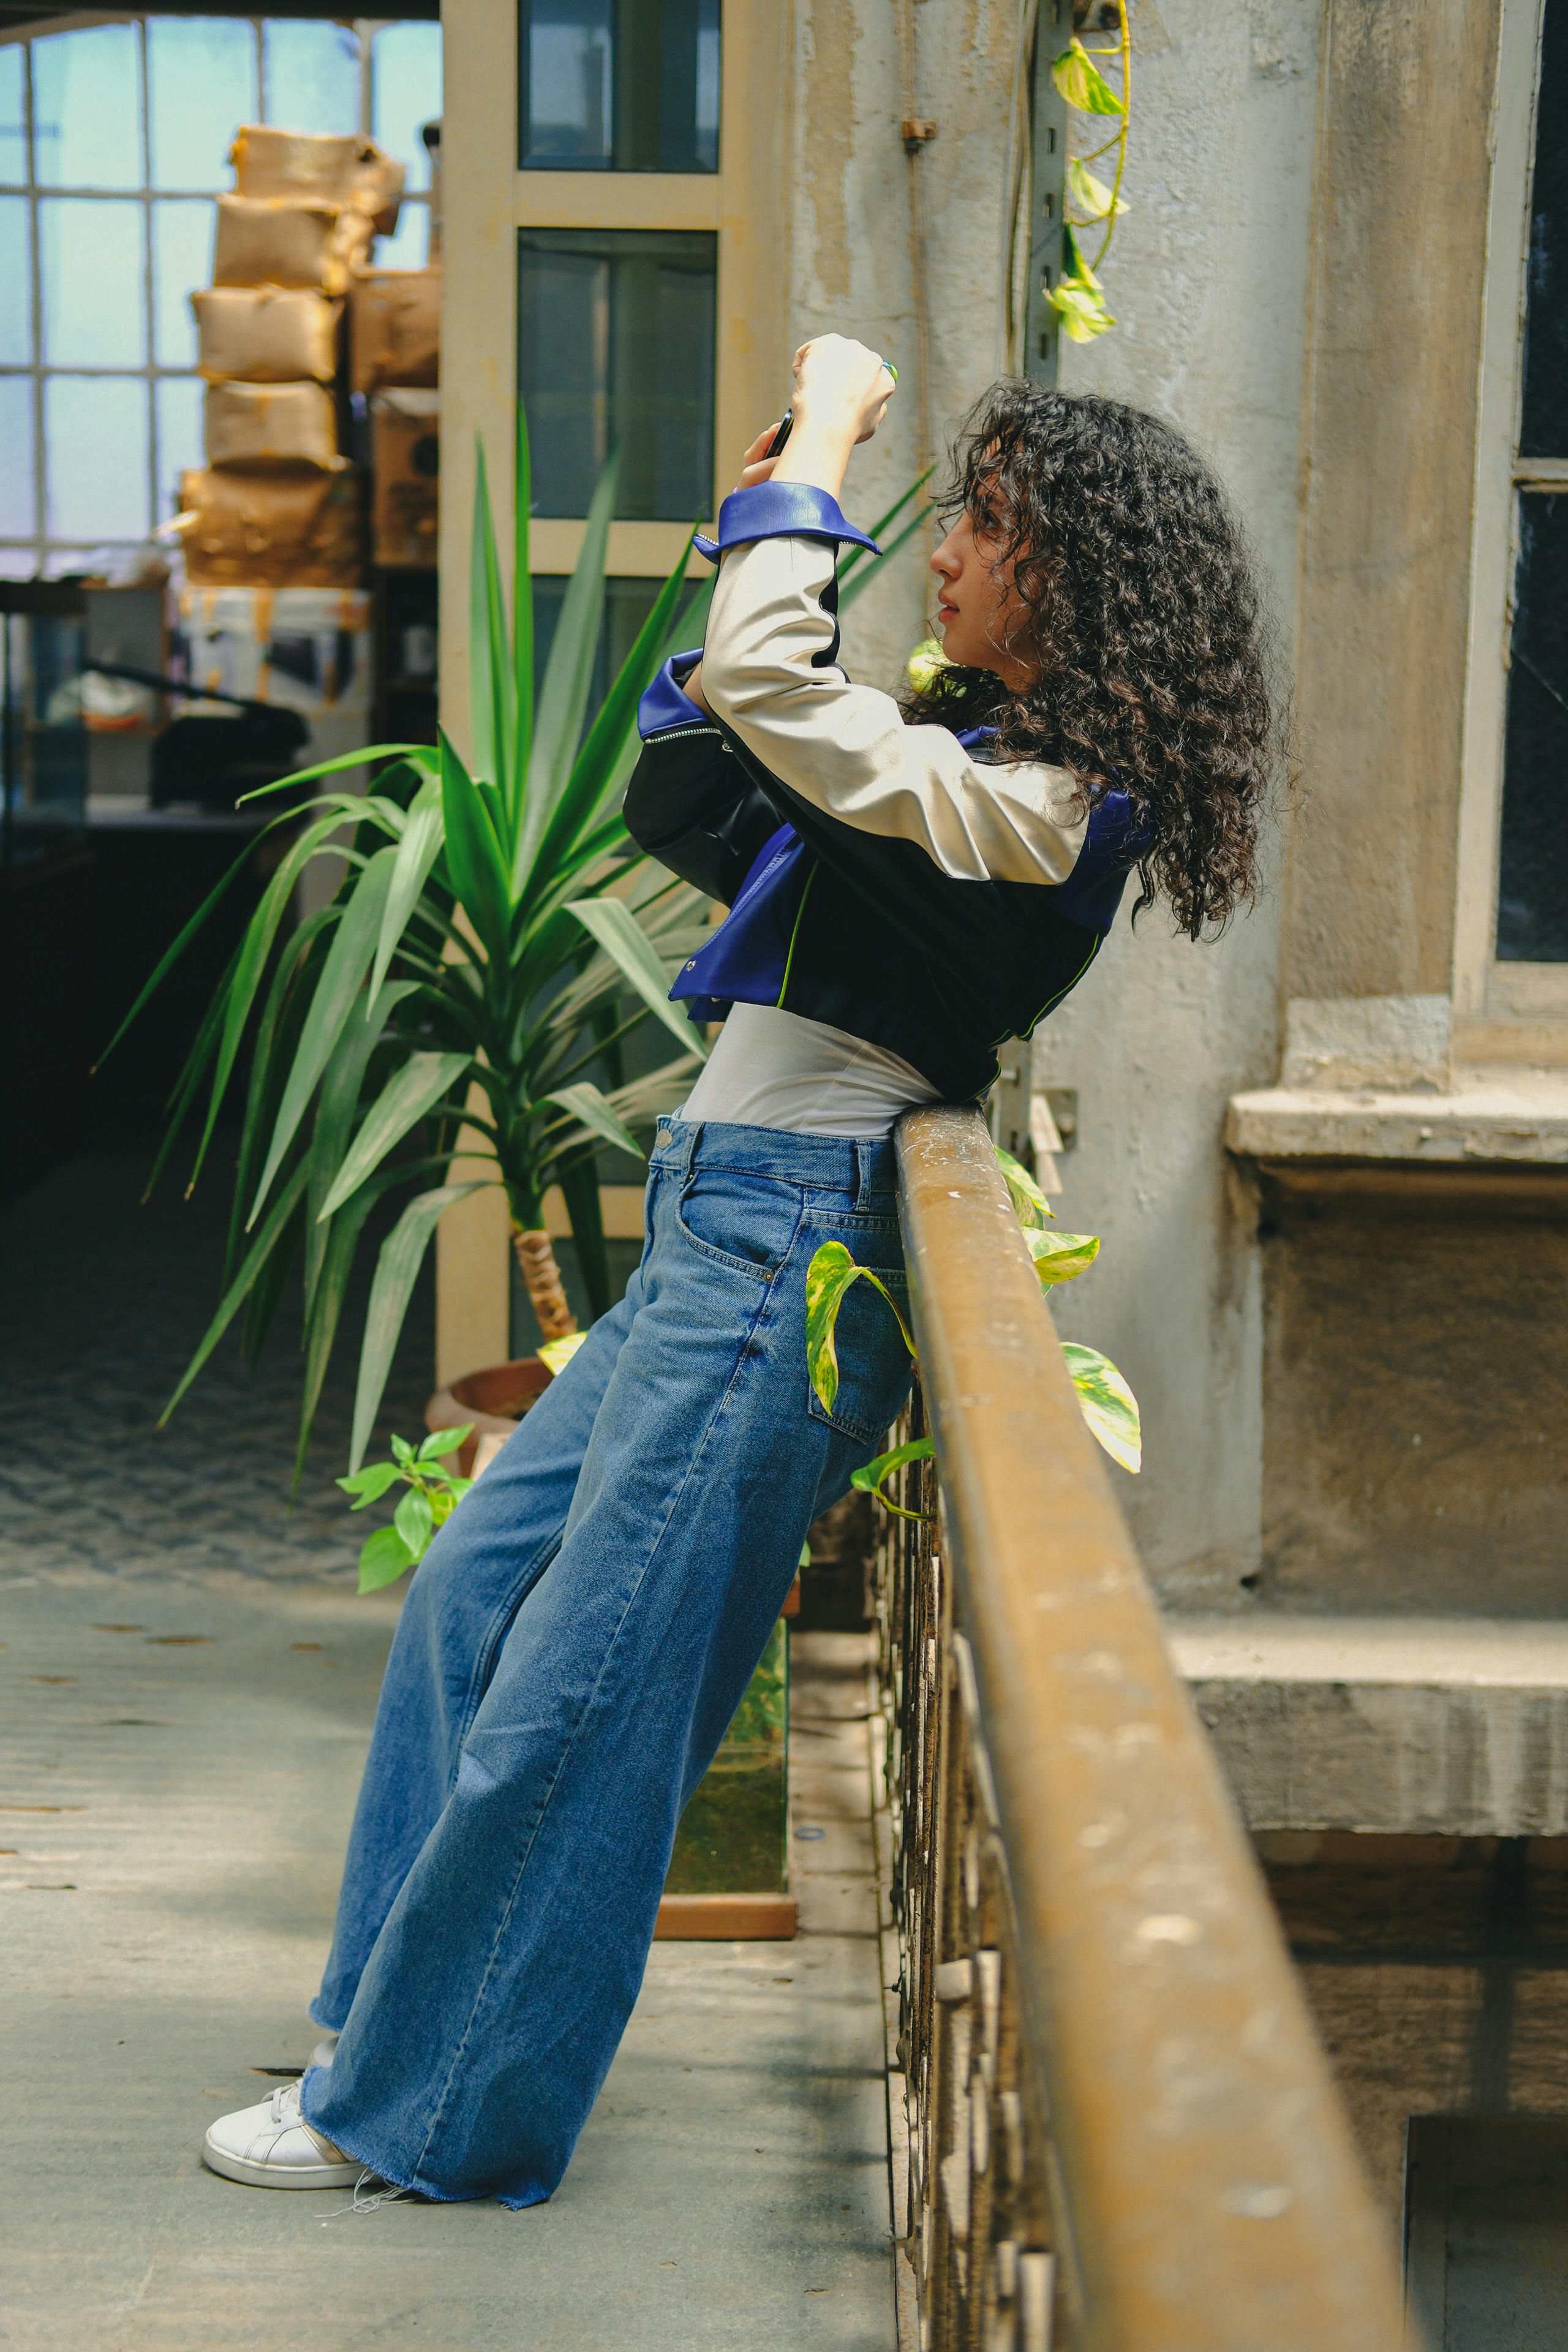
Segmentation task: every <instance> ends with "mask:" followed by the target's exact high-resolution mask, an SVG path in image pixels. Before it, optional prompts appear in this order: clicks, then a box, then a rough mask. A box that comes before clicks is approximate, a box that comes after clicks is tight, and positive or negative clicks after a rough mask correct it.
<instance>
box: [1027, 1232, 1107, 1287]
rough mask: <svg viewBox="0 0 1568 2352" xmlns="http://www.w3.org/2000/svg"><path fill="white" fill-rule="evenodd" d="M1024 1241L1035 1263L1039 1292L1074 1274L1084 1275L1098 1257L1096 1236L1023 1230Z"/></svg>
mask: <svg viewBox="0 0 1568 2352" xmlns="http://www.w3.org/2000/svg"><path fill="white" fill-rule="evenodd" d="M1024 1239H1025V1241H1026V1243H1027V1244H1028V1248H1029V1255H1030V1256H1031V1257H1032V1258H1033V1259H1034V1261H1035V1272H1036V1274H1037V1276H1038V1278H1039V1285H1040V1288H1041V1289H1042V1290H1050V1289H1052V1288H1054V1287H1055V1286H1056V1285H1057V1284H1058V1282H1071V1281H1072V1279H1073V1277H1074V1276H1075V1275H1079V1274H1084V1273H1087V1272H1088V1270H1089V1267H1090V1266H1091V1265H1093V1264H1094V1261H1095V1259H1096V1258H1097V1257H1098V1256H1099V1255H1100V1235H1099V1234H1043V1233H1041V1232H1039V1231H1038V1229H1037V1228H1034V1227H1026V1229H1025V1233H1024Z"/></svg>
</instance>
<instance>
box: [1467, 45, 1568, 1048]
mask: <svg viewBox="0 0 1568 2352" xmlns="http://www.w3.org/2000/svg"><path fill="white" fill-rule="evenodd" d="M1544 15H1545V11H1544V5H1543V0H1502V19H1501V32H1500V39H1499V43H1498V62H1497V74H1496V85H1495V92H1494V97H1493V104H1492V121H1491V150H1492V175H1491V192H1490V198H1489V218H1488V226H1487V266H1486V277H1485V284H1484V293H1483V302H1484V308H1483V312H1482V327H1481V355H1480V367H1479V387H1478V392H1479V399H1478V409H1477V424H1476V470H1475V487H1474V497H1473V517H1474V520H1473V526H1472V538H1471V550H1470V577H1469V644H1468V656H1467V661H1466V677H1465V711H1464V740H1463V752H1462V773H1461V787H1460V806H1459V829H1458V890H1457V898H1456V907H1455V929H1454V964H1453V992H1454V993H1453V1005H1454V1046H1455V1052H1456V1055H1457V1057H1458V1059H1459V1060H1461V1061H1490V1060H1494V1059H1495V1060H1517V1059H1520V1058H1521V1057H1524V1058H1528V1059H1530V1060H1531V1061H1540V1062H1568V964H1532V963H1522V962H1506V963H1505V962H1503V961H1500V959H1499V957H1498V954H1497V912H1498V903H1497V902H1498V887H1499V866H1500V850H1501V838H1502V793H1503V749H1504V730H1505V726H1506V718H1507V700H1508V677H1509V667H1510V653H1511V645H1512V636H1513V583H1514V574H1515V569H1516V566H1517V562H1518V556H1519V504H1520V494H1521V491H1523V490H1528V489H1539V488H1548V487H1556V485H1557V483H1558V481H1559V479H1560V478H1561V476H1562V473H1563V471H1568V467H1564V466H1563V463H1562V461H1559V460H1556V459H1550V458H1539V457H1521V454H1520V446H1519V444H1520V423H1521V405H1522V400H1523V346H1524V329H1525V315H1526V308H1527V284H1526V276H1527V269H1528V262H1529V249H1530V225H1531V182H1532V178H1533V173H1534V155H1535V111H1536V101H1537V98H1538V94H1539V90H1540V83H1541V43H1542V28H1543V24H1544Z"/></svg>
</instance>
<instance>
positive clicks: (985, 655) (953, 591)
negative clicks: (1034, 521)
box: [931, 508, 1040, 694]
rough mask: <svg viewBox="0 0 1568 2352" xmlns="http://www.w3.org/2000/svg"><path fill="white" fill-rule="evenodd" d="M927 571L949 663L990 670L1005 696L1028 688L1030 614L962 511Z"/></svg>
mask: <svg viewBox="0 0 1568 2352" xmlns="http://www.w3.org/2000/svg"><path fill="white" fill-rule="evenodd" d="M931 570H932V571H933V572H935V573H936V576H937V582H938V599H939V601H938V604H937V608H936V623H937V626H938V628H939V629H940V630H941V631H942V651H943V653H944V654H946V656H947V657H948V660H949V661H951V662H958V663H959V664H960V665H961V666H962V667H963V668H965V669H992V670H994V671H995V672H996V675H997V676H998V677H1000V679H1001V680H1002V683H1003V684H1004V686H1005V687H1006V688H1007V689H1008V691H1009V692H1010V693H1013V694H1017V693H1021V692H1022V690H1023V688H1025V687H1026V686H1030V685H1032V684H1033V682H1034V680H1035V678H1036V677H1037V674H1038V671H1039V667H1040V666H1039V662H1038V660H1037V657H1036V656H1034V655H1033V654H1032V653H1031V652H1030V651H1029V648H1028V643H1027V638H1026V628H1027V625H1028V620H1029V614H1028V610H1027V608H1026V605H1025V604H1024V602H1023V600H1022V598H1021V597H1020V596H1019V595H1018V593H1017V591H1016V587H1015V585H1014V580H1013V563H1012V561H1011V559H1007V558H1004V557H1003V555H1002V553H1001V545H1000V542H999V541H997V540H995V539H993V538H990V537H989V536H987V535H986V534H985V533H984V531H982V530H976V528H975V524H974V518H973V515H972V514H971V513H970V512H969V510H968V509H967V508H965V509H964V510H963V513H962V514H961V515H960V516H959V518H958V520H957V521H956V522H955V523H954V524H953V526H952V530H950V531H949V532H948V534H947V537H946V538H945V539H944V540H943V541H942V545H941V546H940V547H939V548H938V549H937V551H936V553H935V554H934V555H933V556H932V557H931Z"/></svg>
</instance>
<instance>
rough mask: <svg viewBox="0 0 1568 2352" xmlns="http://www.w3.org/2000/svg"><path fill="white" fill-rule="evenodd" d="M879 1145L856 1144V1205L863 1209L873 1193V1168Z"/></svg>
mask: <svg viewBox="0 0 1568 2352" xmlns="http://www.w3.org/2000/svg"><path fill="white" fill-rule="evenodd" d="M879 1148H880V1147H879V1145H877V1144H875V1143H857V1144H856V1146H855V1206H856V1207H857V1208H858V1209H863V1208H865V1207H866V1206H867V1204H868V1201H869V1199H870V1194H871V1189H872V1187H871V1168H872V1162H873V1160H875V1158H876V1155H877V1152H878V1150H879Z"/></svg>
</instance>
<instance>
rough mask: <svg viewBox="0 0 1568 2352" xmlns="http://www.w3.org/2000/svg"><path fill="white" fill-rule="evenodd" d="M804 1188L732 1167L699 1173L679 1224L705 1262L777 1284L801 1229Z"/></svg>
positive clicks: (682, 1198)
mask: <svg viewBox="0 0 1568 2352" xmlns="http://www.w3.org/2000/svg"><path fill="white" fill-rule="evenodd" d="M803 1205H804V1204H803V1202H802V1198H801V1194H800V1191H799V1188H798V1186H796V1185H794V1184H781V1183H779V1182H777V1181H775V1180H774V1179H773V1178H772V1177H769V1176H746V1175H742V1174H741V1173H740V1172H739V1171H737V1170H735V1169H730V1168H696V1169H693V1171H692V1172H691V1174H690V1175H689V1177H688V1178H687V1181H686V1184H685V1187H684V1189H683V1190H682V1192H681V1193H680V1195H679V1199H678V1200H677V1202H676V1204H675V1222H676V1223H677V1224H678V1225H679V1228H680V1231H681V1234H682V1235H683V1237H684V1238H685V1239H686V1240H687V1241H688V1242H689V1243H690V1244H691V1246H692V1248H693V1249H694V1250H696V1251H697V1253H698V1255H700V1256H701V1257H705V1258H707V1259H709V1260H710V1262H711V1263H713V1264H715V1265H723V1266H728V1267H729V1268H730V1269H731V1272H732V1273H735V1274H743V1275H748V1276H751V1277H752V1279H753V1280H754V1281H757V1282H771V1281H772V1280H773V1276H775V1275H776V1274H777V1273H778V1271H779V1269H780V1267H781V1266H782V1265H784V1260H785V1259H786V1258H787V1257H788V1255H789V1254H790V1251H791V1249H792V1247H793V1246H794V1244H795V1234H796V1233H797V1232H798V1231H799V1229H800V1220H801V1214H802V1209H803Z"/></svg>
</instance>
